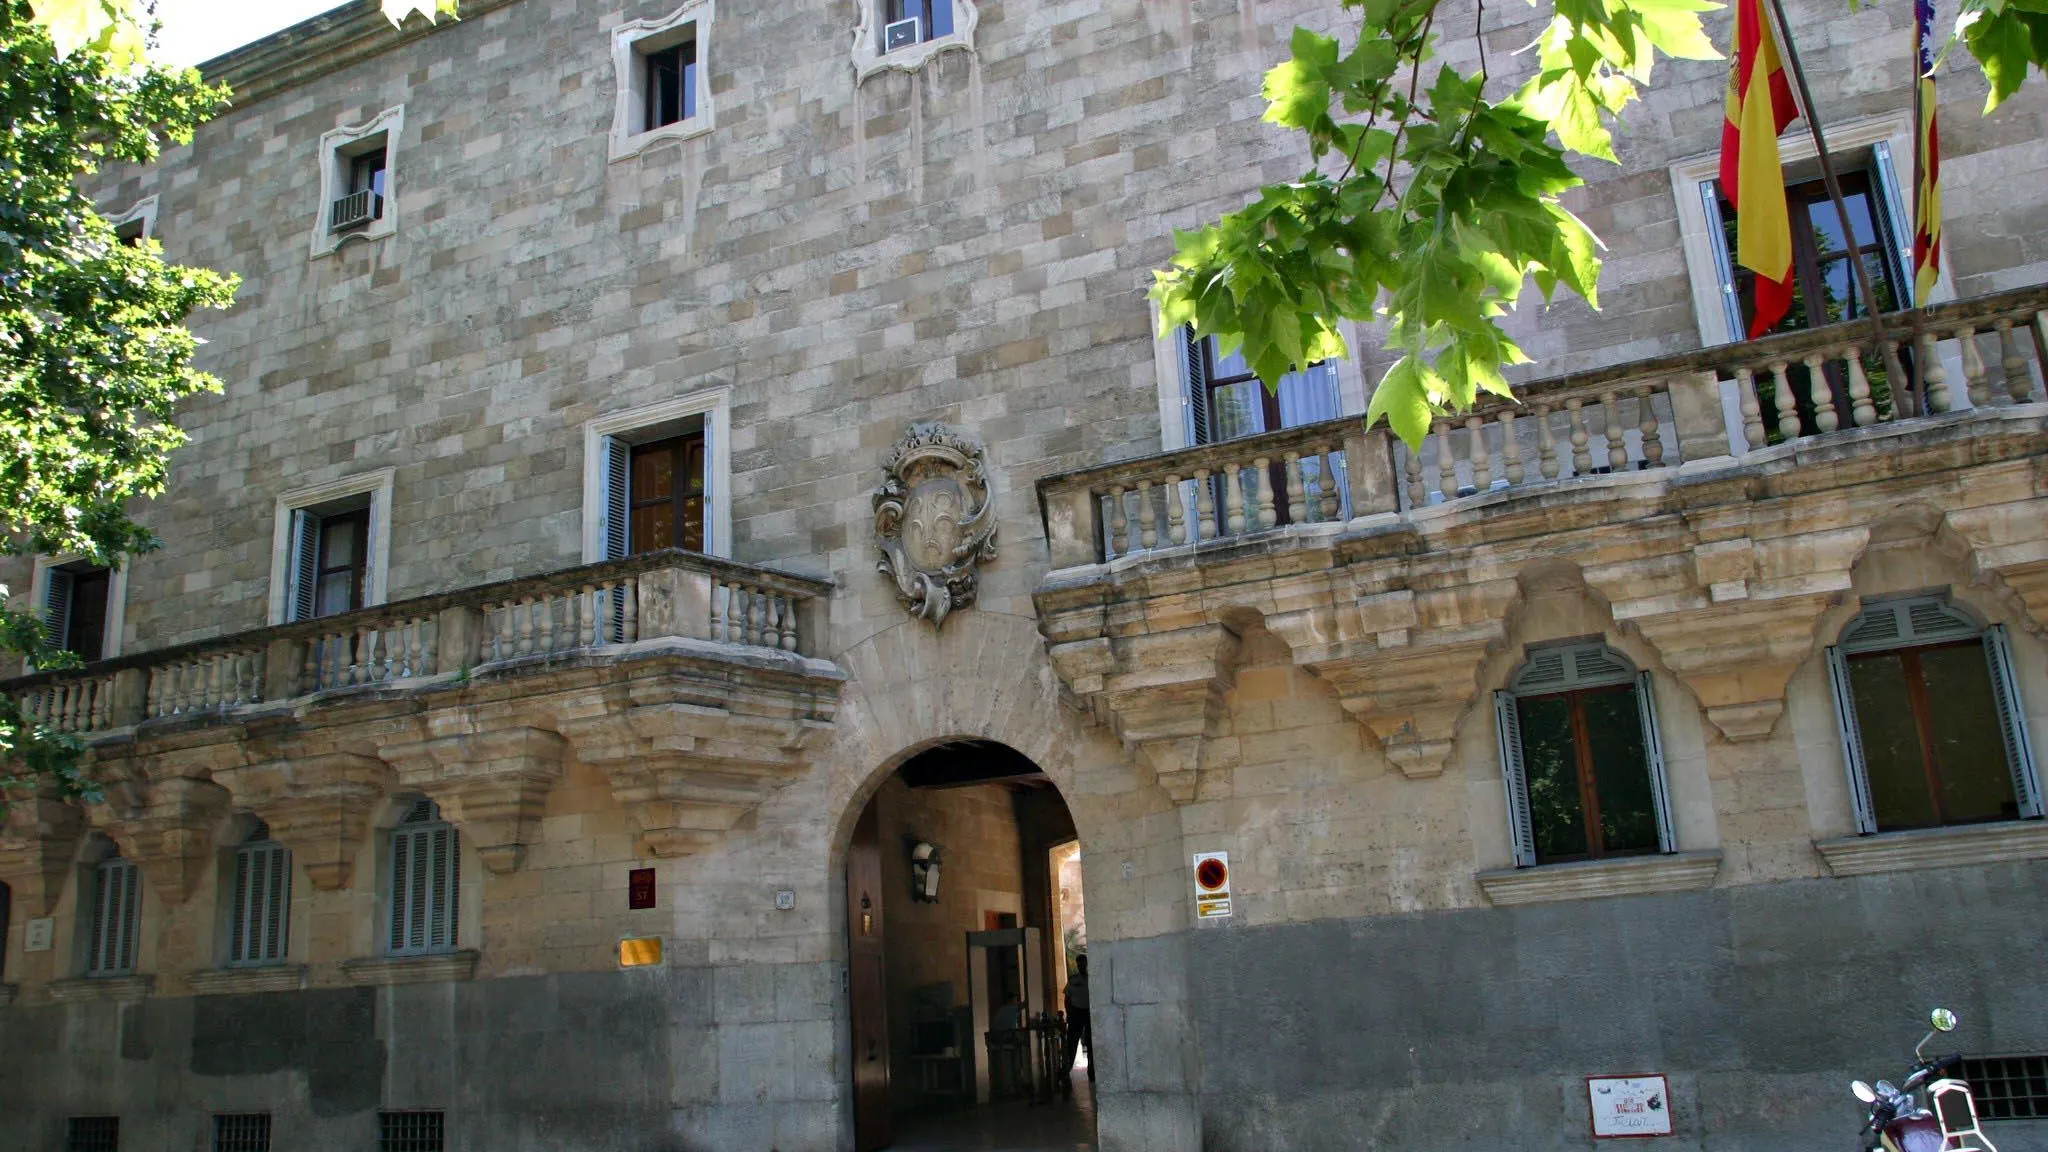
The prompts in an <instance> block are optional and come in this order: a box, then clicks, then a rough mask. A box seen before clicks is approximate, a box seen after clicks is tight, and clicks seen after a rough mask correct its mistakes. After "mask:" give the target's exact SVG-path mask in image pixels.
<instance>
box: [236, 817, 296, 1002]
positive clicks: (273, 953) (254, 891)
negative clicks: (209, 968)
mask: <svg viewBox="0 0 2048 1152" xmlns="http://www.w3.org/2000/svg"><path fill="white" fill-rule="evenodd" d="M294 865H295V861H293V859H292V851H291V849H290V848H288V847H286V846H285V845H284V844H283V843H281V842H279V841H278V840H277V838H276V837H275V836H273V835H272V834H271V831H270V826H269V825H267V824H265V823H263V822H262V821H260V820H258V821H256V822H255V827H254V828H252V829H251V830H250V832H249V834H248V835H247V836H245V837H243V839H242V842H241V843H239V844H237V845H235V847H234V851H233V852H232V853H231V854H230V856H229V867H228V870H227V874H226V875H225V876H223V877H222V880H223V881H224V882H225V883H224V884H223V889H224V895H225V898H226V899H227V901H228V924H227V944H226V946H227V959H226V961H225V962H224V964H223V965H222V966H223V967H226V968H236V969H243V968H268V967H275V966H277V965H279V964H284V963H287V962H288V961H289V960H290V958H291V938H292V886H293V884H292V882H293V879H294V877H293V875H292V871H293V868H294ZM259 869H268V870H269V872H270V875H269V876H268V877H267V878H266V879H265V880H264V881H263V882H262V883H261V884H252V883H249V882H248V879H249V878H251V877H258V876H259V875H260V873H259V871H258V870H259ZM259 888H260V891H259ZM259 900H260V902H261V903H260V906H259V904H258V902H259ZM252 913H253V914H254V918H253V922H252V918H251V916H252ZM269 937H274V938H275V941H276V943H275V946H274V948H273V947H265V946H263V941H264V940H265V939H266V938H269ZM252 939H253V940H254V942H255V944H256V946H255V947H253V948H252V947H244V946H243V943H244V942H245V941H248V940H252Z"/></svg>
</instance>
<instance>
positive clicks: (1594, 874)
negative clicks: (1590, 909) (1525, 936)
mask: <svg viewBox="0 0 2048 1152" xmlns="http://www.w3.org/2000/svg"><path fill="white" fill-rule="evenodd" d="M1720 872H1721V853H1720V851H1719V850H1718V849H1710V850H1707V851H1702V852H1673V853H1669V854H1663V855H1654V856H1612V857H1608V858H1606V859H1603V860H1572V861H1567V862H1566V863H1563V864H1538V865H1536V866H1535V867H1533V868H1496V869H1492V870H1489V871H1485V872H1481V873H1479V874H1477V875H1476V876H1475V877H1474V879H1475V880H1477V881H1478V883H1479V890H1480V891H1481V892H1484V893H1485V894H1486V898H1487V900H1489V901H1491V902H1492V903H1493V904H1495V905H1498V906H1509V905H1514V904H1547V903H1553V902H1556V901H1560V900H1593V899H1598V898H1600V897H1603V896H1643V895H1649V894H1652V893H1658V892H1697V891H1701V890H1704V889H1707V888H1711V887H1713V886H1714V878H1715V877H1716V876H1718V875H1720Z"/></svg>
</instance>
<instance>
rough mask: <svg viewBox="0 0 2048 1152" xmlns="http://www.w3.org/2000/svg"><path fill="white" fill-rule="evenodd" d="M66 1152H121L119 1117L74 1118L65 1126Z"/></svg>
mask: <svg viewBox="0 0 2048 1152" xmlns="http://www.w3.org/2000/svg"><path fill="white" fill-rule="evenodd" d="M64 1152H121V1118H120V1117H119V1116H73V1117H72V1118H71V1120H70V1122H69V1123H67V1124H66V1125H65V1132H64Z"/></svg>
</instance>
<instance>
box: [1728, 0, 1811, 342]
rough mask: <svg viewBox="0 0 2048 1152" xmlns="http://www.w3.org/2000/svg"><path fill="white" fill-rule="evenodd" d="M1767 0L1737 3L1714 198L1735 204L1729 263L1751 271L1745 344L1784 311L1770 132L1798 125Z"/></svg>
mask: <svg viewBox="0 0 2048 1152" xmlns="http://www.w3.org/2000/svg"><path fill="white" fill-rule="evenodd" d="M1766 2H1767V0H1737V3H1736V6H1735V59H1734V64H1733V67H1732V68H1730V69H1729V72H1728V110H1727V120H1726V121H1725V122H1724V123H1723V124H1722V125H1721V194H1722V195H1723V196H1726V197H1728V202H1729V203H1730V204H1733V205H1734V206H1735V248H1736V251H1735V262H1736V263H1738V264H1740V265H1742V266H1743V267H1744V268H1747V269H1749V270H1750V271H1752V272H1754V273H1756V301H1755V307H1754V309H1753V310H1752V312H1751V313H1750V317H1751V318H1750V322H1749V338H1750V339H1752V340H1754V339H1756V338H1757V337H1759V336H1761V335H1763V334H1764V333H1766V332H1769V331H1770V330H1771V329H1773V328H1775V327H1777V326H1778V321H1780V320H1783V319H1784V318H1785V313H1786V312H1788V311H1790V310H1791V308H1792V224H1791V220H1790V217H1789V216H1788V215H1787V214H1786V211H1785V170H1784V168H1783V167H1782V166H1781V165H1780V163H1779V160H1778V134H1779V133H1781V132H1783V131H1784V130H1785V126H1786V125H1787V124H1790V123H1792V121H1794V120H1796V119H1798V117H1799V113H1798V110H1797V109H1796V108H1795V107H1794V106H1793V103H1792V85H1791V82H1790V81H1789V80H1787V79H1786V76H1785V66H1784V64H1783V62H1782V61H1780V60H1779V58H1778V41H1777V38H1776V37H1775V36H1773V35H1772V34H1771V23H1770V17H1769V16H1767V15H1766V14H1765V13H1764V4H1765V3H1766Z"/></svg>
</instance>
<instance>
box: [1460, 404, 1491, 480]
mask: <svg viewBox="0 0 2048 1152" xmlns="http://www.w3.org/2000/svg"><path fill="white" fill-rule="evenodd" d="M1465 443H1466V444H1467V445H1468V448H1467V452H1468V454H1469V455H1470V456H1471V458H1472V490H1473V491H1474V492H1484V491H1486V490H1487V489H1489V488H1491V487H1493V456H1492V454H1491V453H1489V452H1488V451H1487V450H1486V418H1485V417H1483V416H1478V415H1472V416H1467V417H1465Z"/></svg>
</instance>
